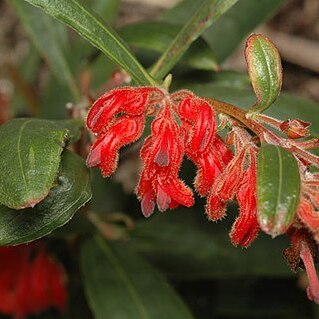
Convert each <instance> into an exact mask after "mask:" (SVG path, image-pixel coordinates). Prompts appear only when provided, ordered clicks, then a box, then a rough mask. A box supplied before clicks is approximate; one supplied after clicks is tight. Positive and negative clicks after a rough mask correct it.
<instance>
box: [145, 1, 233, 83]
mask: <svg viewBox="0 0 319 319" xmlns="http://www.w3.org/2000/svg"><path fill="white" fill-rule="evenodd" d="M237 1H238V0H215V1H212V0H203V1H202V2H201V4H200V5H199V6H198V8H197V10H196V11H195V13H194V14H193V15H192V17H191V18H190V19H189V20H188V21H187V22H186V24H185V25H184V26H183V27H182V29H181V30H180V32H179V33H178V34H177V35H176V37H175V38H174V40H173V41H172V42H171V44H170V45H169V47H168V48H167V49H166V50H165V52H164V53H163V54H162V56H161V57H160V58H159V59H158V61H157V62H156V63H155V64H154V66H153V67H152V70H151V74H152V75H155V76H156V77H157V78H162V77H163V76H165V75H166V74H167V72H169V71H170V70H171V69H172V67H173V66H174V65H175V64H176V63H177V62H178V60H179V59H180V58H181V57H182V55H183V54H184V53H185V51H186V50H187V49H188V48H189V46H190V45H191V44H192V42H193V41H195V40H196V39H197V38H198V37H199V36H200V35H201V34H202V32H204V30H206V29H207V28H208V27H209V26H210V25H212V24H213V23H214V22H215V21H216V20H217V19H218V18H219V17H220V16H221V15H222V14H223V13H225V12H226V11H227V10H228V9H229V8H230V7H231V6H233V5H234V4H235V3H236V2H237Z"/></svg>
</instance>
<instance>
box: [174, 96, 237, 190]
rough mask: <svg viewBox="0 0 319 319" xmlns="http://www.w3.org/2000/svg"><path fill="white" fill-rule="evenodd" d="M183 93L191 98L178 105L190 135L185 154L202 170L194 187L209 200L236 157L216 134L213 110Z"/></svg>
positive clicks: (184, 125) (194, 97) (198, 173)
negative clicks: (208, 197) (218, 180)
mask: <svg viewBox="0 0 319 319" xmlns="http://www.w3.org/2000/svg"><path fill="white" fill-rule="evenodd" d="M182 93H183V94H184V95H186V94H187V96H186V97H184V98H183V99H182V100H181V101H180V103H179V104H178V115H179V116H180V117H181V119H182V122H183V127H184V128H185V131H186V132H187V144H186V149H185V153H186V155H187V157H188V158H189V159H190V160H191V161H192V162H193V163H194V164H195V165H196V166H197V168H198V172H197V176H196V178H195V183H194V185H195V188H196V190H197V191H198V193H199V194H200V195H202V196H207V194H208V193H209V191H210V189H211V187H212V185H213V183H214V181H215V179H216V177H217V176H218V175H220V174H221V172H222V171H223V170H224V168H225V166H226V165H227V164H228V162H229V161H230V160H231V159H232V153H231V151H230V150H229V148H228V147H227V146H226V145H225V143H224V142H223V141H222V140H221V139H220V138H219V136H218V135H217V134H216V120H215V112H214V110H213V109H212V107H211V106H210V105H209V104H208V103H207V102H206V101H205V100H203V99H200V98H198V97H196V96H194V95H192V94H191V93H189V92H184V91H182ZM174 96H175V97H176V96H178V94H177V93H175V95H174Z"/></svg>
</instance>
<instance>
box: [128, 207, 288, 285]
mask: <svg viewBox="0 0 319 319" xmlns="http://www.w3.org/2000/svg"><path fill="white" fill-rule="evenodd" d="M234 214H237V212H235V209H234V208H233V209H230V210H228V216H227V219H226V220H223V221H221V222H219V223H217V224H216V223H211V222H209V221H208V220H207V218H206V217H205V216H204V209H203V208H190V209H177V210H175V211H174V212H171V213H167V214H164V215H163V214H158V215H157V216H154V217H152V218H151V220H144V221H140V222H138V223H136V226H135V229H134V230H133V232H132V233H131V239H130V242H129V243H128V244H129V245H131V246H132V247H134V248H135V249H137V250H138V251H139V252H141V253H143V254H144V255H145V256H147V257H148V258H149V259H150V260H151V261H152V262H153V263H155V264H156V265H157V266H159V267H160V268H161V269H162V270H164V271H165V272H166V273H168V274H169V275H171V276H172V277H174V278H180V279H192V280H196V279H203V278H216V279H220V278H221V277H223V278H224V277H226V278H234V277H247V276H249V277H253V276H291V271H290V269H289V267H288V266H287V265H286V262H285V260H284V258H283V256H282V251H283V249H284V248H285V247H287V246H288V245H289V244H288V242H286V240H285V238H283V237H280V238H278V239H276V240H272V239H270V238H269V237H268V236H263V234H260V236H259V237H258V238H257V240H256V241H255V242H254V243H253V244H252V245H251V246H250V247H249V249H247V250H243V249H239V248H235V247H233V246H232V245H231V243H230V239H229V236H228V231H230V229H231V223H232V222H233V219H234ZM270 261H271V263H270Z"/></svg>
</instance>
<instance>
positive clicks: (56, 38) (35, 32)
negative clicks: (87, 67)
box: [12, 0, 80, 100]
mask: <svg viewBox="0 0 319 319" xmlns="http://www.w3.org/2000/svg"><path fill="white" fill-rule="evenodd" d="M12 4H13V5H14V7H15V9H16V13H17V14H18V16H19V18H20V19H21V21H22V23H23V25H24V27H25V29H26V31H27V32H28V34H29V36H30V37H31V39H32V41H33V43H34V45H35V47H36V49H37V50H38V51H39V53H40V55H41V56H42V57H44V58H45V60H46V61H47V62H48V64H49V66H50V68H51V70H52V72H53V74H54V76H55V78H56V79H57V80H58V81H60V83H61V84H63V85H66V86H68V87H69V89H70V92H71V94H73V97H74V98H75V99H77V100H78V99H79V98H80V92H79V89H78V87H77V85H76V82H75V80H74V78H73V76H72V71H71V69H70V66H69V64H68V62H67V60H66V57H65V53H64V48H63V45H65V41H66V39H65V38H66V30H64V28H63V29H62V28H61V27H62V26H61V25H59V24H58V23H57V22H56V21H54V20H52V18H50V17H48V16H47V15H44V14H39V10H37V9H35V8H33V7H32V6H30V5H28V4H26V3H25V2H24V1H21V0H13V1H12ZM61 29H62V30H61Z"/></svg>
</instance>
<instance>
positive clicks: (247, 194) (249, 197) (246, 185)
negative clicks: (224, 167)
mask: <svg viewBox="0 0 319 319" xmlns="http://www.w3.org/2000/svg"><path fill="white" fill-rule="evenodd" d="M255 156H256V155H255V154H254V155H251V157H250V166H249V168H248V169H247V171H246V172H245V174H244V177H243V179H242V181H241V182H240V184H239V187H238V191H237V194H236V197H237V201H238V204H239V208H240V210H239V217H238V218H237V219H236V221H235V223H234V224H233V227H232V230H231V232H230V239H231V242H232V243H233V245H235V246H237V245H240V246H242V247H245V248H246V247H248V246H249V245H250V244H251V243H252V242H253V241H254V240H255V238H256V237H257V235H258V231H259V225H258V221H257V198H256V170H257V167H256V158H255Z"/></svg>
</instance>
